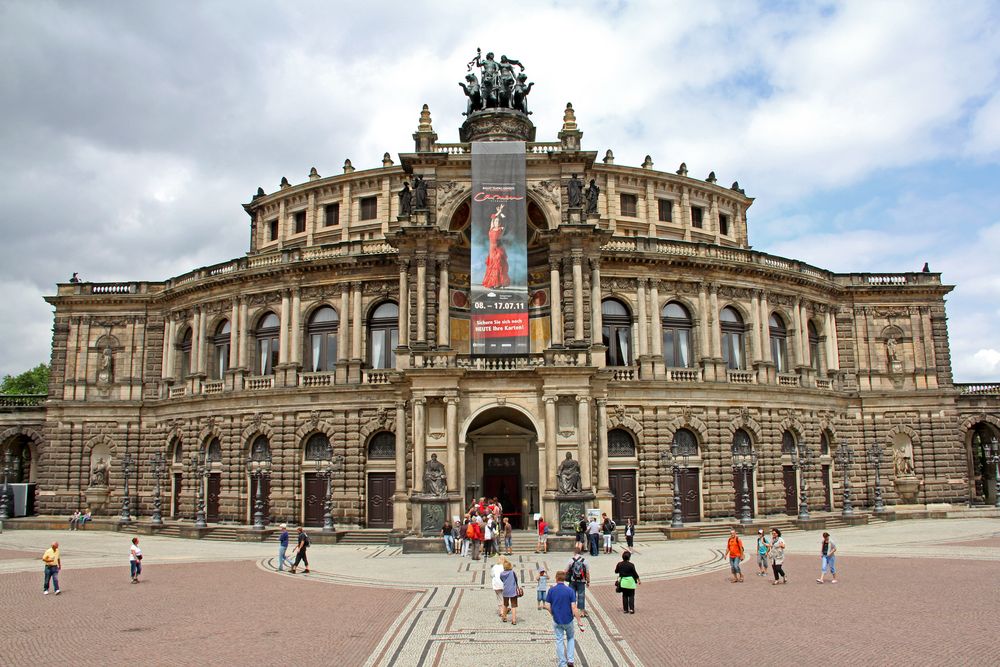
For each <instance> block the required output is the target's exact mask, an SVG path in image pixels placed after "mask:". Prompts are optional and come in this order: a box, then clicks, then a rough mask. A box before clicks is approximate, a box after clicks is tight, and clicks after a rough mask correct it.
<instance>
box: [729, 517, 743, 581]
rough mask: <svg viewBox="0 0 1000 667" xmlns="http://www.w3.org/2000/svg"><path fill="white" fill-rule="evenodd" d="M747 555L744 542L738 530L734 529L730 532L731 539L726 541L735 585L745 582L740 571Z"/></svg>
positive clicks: (730, 569)
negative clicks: (737, 532)
mask: <svg viewBox="0 0 1000 667" xmlns="http://www.w3.org/2000/svg"><path fill="white" fill-rule="evenodd" d="M745 555H746V554H745V553H744V551H743V540H741V539H740V538H739V535H737V534H736V529H735V528H732V529H730V530H729V539H728V540H727V541H726V556H727V557H728V558H729V571H730V572H732V574H733V578H732V579H730V581H732V582H733V583H734V584H736V583H740V582H742V581H743V572H741V571H740V562H741V561H742V560H743V558H744V556H745Z"/></svg>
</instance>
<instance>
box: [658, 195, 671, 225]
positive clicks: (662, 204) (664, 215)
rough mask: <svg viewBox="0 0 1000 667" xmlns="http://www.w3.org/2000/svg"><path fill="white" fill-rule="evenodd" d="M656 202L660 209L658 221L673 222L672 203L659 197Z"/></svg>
mask: <svg viewBox="0 0 1000 667" xmlns="http://www.w3.org/2000/svg"><path fill="white" fill-rule="evenodd" d="M657 204H658V205H659V209H660V222H673V221H674V203H673V202H672V201H670V200H669V199H660V200H659V201H658V202H657Z"/></svg>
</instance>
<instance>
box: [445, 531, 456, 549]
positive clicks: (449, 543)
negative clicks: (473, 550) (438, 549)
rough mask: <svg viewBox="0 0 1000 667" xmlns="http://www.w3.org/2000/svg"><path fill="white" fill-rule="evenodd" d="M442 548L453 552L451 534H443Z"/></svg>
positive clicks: (453, 544)
mask: <svg viewBox="0 0 1000 667" xmlns="http://www.w3.org/2000/svg"><path fill="white" fill-rule="evenodd" d="M444 550H445V551H447V552H448V553H450V554H451V553H455V538H454V537H452V536H451V535H445V536H444Z"/></svg>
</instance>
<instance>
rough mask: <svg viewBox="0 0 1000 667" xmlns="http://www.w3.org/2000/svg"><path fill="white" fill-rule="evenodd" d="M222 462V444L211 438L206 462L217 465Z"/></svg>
mask: <svg viewBox="0 0 1000 667" xmlns="http://www.w3.org/2000/svg"><path fill="white" fill-rule="evenodd" d="M219 461H222V443H221V442H219V439H218V438H212V441H211V442H210V443H208V462H209V463H217V462H219Z"/></svg>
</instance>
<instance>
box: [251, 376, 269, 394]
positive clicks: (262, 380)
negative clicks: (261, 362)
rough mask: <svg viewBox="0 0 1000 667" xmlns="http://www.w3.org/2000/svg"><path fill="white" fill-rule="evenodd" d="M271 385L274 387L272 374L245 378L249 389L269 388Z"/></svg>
mask: <svg viewBox="0 0 1000 667" xmlns="http://www.w3.org/2000/svg"><path fill="white" fill-rule="evenodd" d="M272 387H274V376H273V375H268V376H266V377H253V378H247V380H246V388H247V389H249V390H250V391H260V390H262V389H271V388H272Z"/></svg>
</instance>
